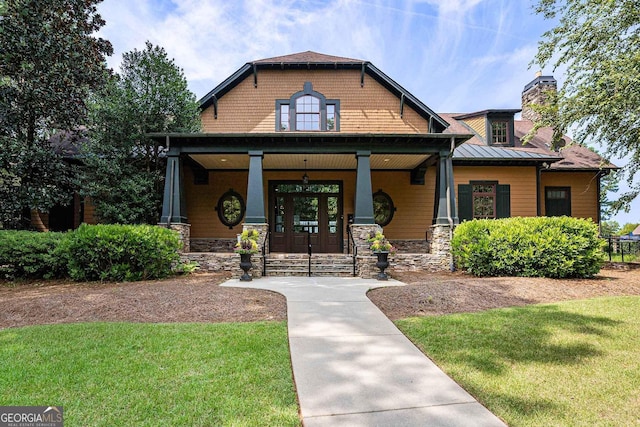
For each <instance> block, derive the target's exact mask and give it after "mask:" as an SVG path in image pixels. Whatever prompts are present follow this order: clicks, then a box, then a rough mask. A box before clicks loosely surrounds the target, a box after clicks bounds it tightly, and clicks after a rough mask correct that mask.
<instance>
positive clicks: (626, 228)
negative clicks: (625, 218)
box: [618, 222, 640, 236]
mask: <svg viewBox="0 0 640 427" xmlns="http://www.w3.org/2000/svg"><path fill="white" fill-rule="evenodd" d="M638 225H640V224H636V223H629V222H628V223H626V224H625V225H623V226H622V228H621V229H620V231H619V232H618V235H619V236H626V235H628V234H630V233H631V232H632V231H633V230H635V229H636V228H638Z"/></svg>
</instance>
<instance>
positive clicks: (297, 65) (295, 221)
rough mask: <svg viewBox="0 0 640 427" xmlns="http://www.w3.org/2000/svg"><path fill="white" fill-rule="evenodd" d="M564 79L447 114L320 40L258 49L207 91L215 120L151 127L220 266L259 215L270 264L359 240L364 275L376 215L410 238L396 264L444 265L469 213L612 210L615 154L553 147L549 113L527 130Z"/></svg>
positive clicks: (173, 223) (353, 250)
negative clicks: (325, 48) (609, 175)
mask: <svg viewBox="0 0 640 427" xmlns="http://www.w3.org/2000/svg"><path fill="white" fill-rule="evenodd" d="M554 84H555V80H553V78H551V77H548V76H544V77H543V76H538V77H536V79H535V80H534V81H532V82H531V83H529V84H528V85H527V86H526V87H525V91H524V92H523V100H524V101H526V102H525V105H524V106H523V111H522V116H523V117H524V118H523V119H522V120H517V119H516V118H515V115H516V113H518V112H520V111H521V110H520V109H517V110H516V109H509V110H506V109H505V110H496V109H488V110H483V111H478V112H472V113H447V114H445V113H440V114H438V113H436V112H434V111H433V110H431V109H430V108H429V107H428V106H427V105H425V104H424V103H423V102H422V101H421V100H419V99H418V98H416V97H415V96H414V95H412V94H411V93H409V92H408V91H407V90H406V89H404V88H403V87H402V86H401V85H399V84H398V83H397V82H395V81H394V80H393V79H391V78H390V77H389V76H387V75H386V74H384V72H382V71H381V70H379V69H378V68H376V67H375V66H374V65H373V64H371V63H370V62H368V61H363V60H358V59H350V58H343V57H336V56H330V55H323V54H319V53H315V52H310V51H309V52H302V53H297V54H292V55H286V56H280V57H274V58H268V59H262V60H257V61H253V62H248V63H247V64H245V65H244V66H242V67H241V68H240V69H239V70H237V71H236V72H235V73H234V74H232V75H231V76H230V77H229V78H227V79H226V80H224V81H223V82H222V83H220V84H219V85H218V86H217V87H215V88H214V89H213V90H212V91H211V92H209V93H208V94H207V95H206V96H205V97H204V98H202V99H201V101H200V106H201V111H202V113H201V117H202V129H203V131H202V133H197V134H180V133H170V134H153V135H152V137H153V138H154V139H156V140H158V141H159V142H161V143H163V144H165V146H166V147H168V153H167V171H166V184H165V192H164V202H163V212H162V217H161V219H160V223H161V224H164V225H166V226H169V227H172V228H175V229H177V230H179V231H180V233H181V235H182V237H183V240H184V242H185V248H186V250H187V251H188V252H189V254H188V256H189V257H190V258H191V259H194V260H198V261H199V262H201V264H204V265H205V266H209V267H210V268H231V267H229V265H232V264H233V265H234V266H235V265H236V264H237V260H236V259H235V258H233V257H232V254H231V252H232V248H233V245H234V244H235V242H236V240H237V235H238V234H239V233H240V232H242V230H243V229H257V230H258V231H259V232H260V235H261V239H260V248H261V249H260V255H259V256H258V258H262V261H263V262H264V265H267V263H268V262H271V261H273V260H274V259H289V258H290V259H294V258H295V256H294V255H293V254H304V259H307V258H308V255H307V254H308V253H312V254H314V255H315V254H345V253H348V254H351V255H354V254H355V256H354V257H353V259H354V263H355V265H354V268H355V270H356V271H357V274H359V275H361V276H363V275H367V274H370V272H371V268H372V267H371V259H370V258H371V257H370V256H369V251H368V245H369V243H368V242H367V241H366V240H367V237H368V235H369V233H370V232H372V231H376V230H381V229H383V230H384V233H385V235H386V236H387V238H388V239H390V240H391V241H392V242H393V243H394V245H395V246H396V247H397V248H398V254H397V255H396V258H395V261H394V265H393V268H395V269H397V270H400V269H403V268H406V269H412V268H415V269H424V268H426V269H432V270H442V269H448V268H449V267H450V262H451V260H450V253H449V252H450V251H449V244H450V235H451V232H452V229H453V227H454V226H455V225H456V224H458V223H459V222H460V221H461V220H466V219H472V218H500V217H508V216H536V215H571V216H577V217H584V218H591V219H592V220H593V221H595V222H598V221H599V212H600V209H599V188H600V177H601V176H602V175H603V174H605V173H606V172H607V170H608V168H610V167H611V166H610V165H605V166H604V167H603V161H602V159H601V158H600V157H599V156H598V155H597V154H595V153H593V152H591V151H590V150H588V149H586V148H584V147H580V146H571V147H569V148H567V149H565V150H561V151H554V150H552V149H551V148H550V146H549V141H550V137H551V131H550V130H549V129H543V130H541V132H539V133H538V135H537V136H536V137H535V138H534V139H533V140H532V141H531V143H530V144H528V145H527V146H522V143H521V142H520V138H522V136H523V135H524V134H525V133H526V132H528V130H529V129H531V127H532V125H533V124H532V121H531V120H530V119H531V118H532V117H531V116H530V113H531V111H529V110H530V108H529V107H528V102H529V101H527V100H529V99H533V100H534V101H535V99H539V98H540V97H543V96H544V89H547V88H549V87H553V85H554ZM536 97H537V98H536ZM205 253H206V255H204V254H205ZM282 254H290V255H288V256H283V255H282ZM318 257H319V259H324V260H325V263H326V264H332V263H338V261H336V259H338V256H337V255H336V258H335V259H334V260H332V259H331V258H330V257H329V258H327V257H326V256H325V258H322V256H318ZM309 265H311V264H309ZM325 267H326V266H325ZM235 268H237V267H235ZM258 273H259V272H258ZM267 274H269V273H268V272H267Z"/></svg>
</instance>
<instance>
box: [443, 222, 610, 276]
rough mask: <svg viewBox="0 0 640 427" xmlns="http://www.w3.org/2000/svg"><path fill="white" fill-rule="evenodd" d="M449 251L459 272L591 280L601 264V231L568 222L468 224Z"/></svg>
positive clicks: (591, 225) (460, 228) (458, 232)
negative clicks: (599, 235)
mask: <svg viewBox="0 0 640 427" xmlns="http://www.w3.org/2000/svg"><path fill="white" fill-rule="evenodd" d="M451 245H452V252H453V256H454V259H455V261H456V264H457V265H458V267H460V268H462V269H464V270H466V271H468V272H469V273H472V274H474V275H476V276H525V277H551V278H565V277H591V276H593V275H594V274H596V273H597V272H598V271H600V267H601V266H602V260H603V258H602V257H603V252H602V251H603V242H602V241H601V240H600V239H599V238H598V228H597V226H596V225H595V224H594V223H593V222H591V221H590V220H585V219H578V218H569V217H549V218H546V217H534V218H506V219H499V220H473V221H467V222H463V223H462V224H460V225H459V226H458V227H457V228H456V230H455V233H454V237H453V241H452V242H451Z"/></svg>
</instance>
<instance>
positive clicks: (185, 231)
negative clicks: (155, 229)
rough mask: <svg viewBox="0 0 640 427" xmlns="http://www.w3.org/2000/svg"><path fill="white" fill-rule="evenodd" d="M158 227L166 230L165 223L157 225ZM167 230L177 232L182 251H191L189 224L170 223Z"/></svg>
mask: <svg viewBox="0 0 640 427" xmlns="http://www.w3.org/2000/svg"><path fill="white" fill-rule="evenodd" d="M158 226H160V227H165V228H167V224H166V223H165V224H158ZM168 228H170V229H171V230H175V231H177V232H178V235H179V236H180V241H181V242H182V251H183V252H189V251H190V250H191V240H190V236H191V224H183V223H177V222H172V223H171V224H168Z"/></svg>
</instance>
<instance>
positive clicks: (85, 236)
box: [64, 224, 180, 281]
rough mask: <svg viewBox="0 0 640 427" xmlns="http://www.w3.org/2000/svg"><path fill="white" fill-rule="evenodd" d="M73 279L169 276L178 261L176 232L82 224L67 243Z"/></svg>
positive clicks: (125, 278)
mask: <svg viewBox="0 0 640 427" xmlns="http://www.w3.org/2000/svg"><path fill="white" fill-rule="evenodd" d="M64 249H65V250H66V251H67V252H68V254H69V263H68V267H69V275H70V277H71V278H72V279H73V280H78V281H82V280H108V281H133V280H146V279H155V278H161V277H166V276H168V275H170V274H171V273H172V266H173V265H174V264H175V263H177V262H178V261H179V255H178V250H179V249H180V240H179V238H178V233H176V232H175V231H172V230H169V229H166V228H161V227H157V226H151V225H86V224H83V225H81V226H80V228H78V229H77V230H75V231H74V232H72V233H69V235H68V238H67V239H65V241H64Z"/></svg>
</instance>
